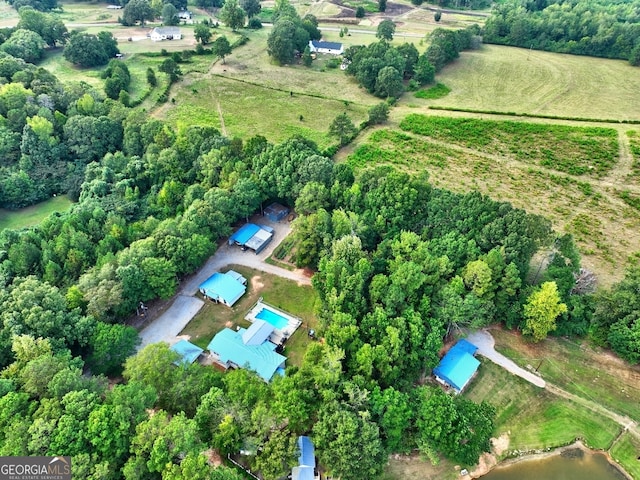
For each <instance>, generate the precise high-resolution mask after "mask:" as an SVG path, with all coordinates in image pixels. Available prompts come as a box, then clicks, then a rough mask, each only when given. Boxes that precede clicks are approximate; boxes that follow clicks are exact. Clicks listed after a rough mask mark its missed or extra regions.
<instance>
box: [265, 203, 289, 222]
mask: <svg viewBox="0 0 640 480" xmlns="http://www.w3.org/2000/svg"><path fill="white" fill-rule="evenodd" d="M287 215H289V209H288V208H287V207H285V206H284V205H281V204H279V203H272V204H271V205H269V206H268V207H267V208H265V209H264V216H265V217H267V218H268V219H269V220H271V221H272V222H279V221H280V220H282V219H283V218H284V217H286V216H287Z"/></svg>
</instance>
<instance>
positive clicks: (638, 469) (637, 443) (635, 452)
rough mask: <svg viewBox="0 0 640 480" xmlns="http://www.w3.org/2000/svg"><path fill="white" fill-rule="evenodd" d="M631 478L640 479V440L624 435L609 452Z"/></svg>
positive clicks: (627, 434) (628, 434)
mask: <svg viewBox="0 0 640 480" xmlns="http://www.w3.org/2000/svg"><path fill="white" fill-rule="evenodd" d="M609 453H610V454H611V456H612V457H613V459H614V460H615V461H616V462H618V463H619V464H620V465H622V467H623V468H624V469H625V470H626V472H627V473H628V474H629V475H631V476H632V477H633V478H640V439H638V438H636V437H633V436H631V434H630V433H628V432H627V433H624V434H623V435H622V436H621V437H620V439H619V440H618V442H617V443H616V444H615V445H614V446H613V448H612V449H611V451H610V452H609Z"/></svg>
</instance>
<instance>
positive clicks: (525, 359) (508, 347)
mask: <svg viewBox="0 0 640 480" xmlns="http://www.w3.org/2000/svg"><path fill="white" fill-rule="evenodd" d="M491 333H492V335H493V336H494V338H495V339H496V349H497V350H498V351H500V352H502V353H504V354H505V355H507V356H508V357H509V358H512V359H513V360H514V361H515V362H516V363H518V364H520V365H522V366H526V365H533V366H534V367H538V366H539V372H540V374H541V375H542V377H543V378H544V379H545V380H548V381H550V382H552V383H554V384H555V385H558V386H559V387H561V388H562V389H564V390H566V391H568V392H571V393H573V394H575V395H578V396H580V397H583V398H586V399H588V400H592V401H594V402H597V403H599V404H601V405H603V406H605V407H606V408H608V409H610V410H613V411H615V412H618V413H621V414H624V415H627V416H629V417H631V418H633V419H635V420H640V403H639V402H638V401H637V399H638V398H640V367H639V366H630V365H629V364H627V363H625V362H624V361H622V360H620V359H619V358H617V357H615V356H614V355H612V354H610V353H609V352H607V351H603V350H599V349H594V348H592V347H591V346H590V345H588V344H587V343H586V342H583V343H577V342H575V341H572V340H567V339H564V338H548V339H546V340H545V341H543V342H540V343H539V344H533V343H529V342H526V341H525V340H523V338H522V336H521V335H518V334H516V333H514V332H511V331H507V330H502V329H493V330H492V331H491Z"/></svg>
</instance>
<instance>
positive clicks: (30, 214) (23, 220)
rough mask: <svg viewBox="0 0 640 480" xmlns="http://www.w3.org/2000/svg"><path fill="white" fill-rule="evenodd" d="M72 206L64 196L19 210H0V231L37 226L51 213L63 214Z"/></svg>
mask: <svg viewBox="0 0 640 480" xmlns="http://www.w3.org/2000/svg"><path fill="white" fill-rule="evenodd" d="M72 204H73V202H72V201H71V200H69V198H68V197H66V196H62V195H60V196H57V197H53V198H51V199H49V200H45V201H44V202H41V203H38V204H37V205H32V206H30V207H25V208H21V209H20V210H5V209H0V230H3V229H5V228H11V229H20V228H24V227H29V226H31V225H37V224H38V223H40V222H41V221H42V220H44V219H45V218H47V217H48V216H49V215H50V214H52V213H53V212H64V211H65V210H67V209H69V207H70V206H71V205H72Z"/></svg>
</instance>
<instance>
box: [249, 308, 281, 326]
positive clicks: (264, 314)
mask: <svg viewBox="0 0 640 480" xmlns="http://www.w3.org/2000/svg"><path fill="white" fill-rule="evenodd" d="M256 318H259V319H260V320H264V321H265V322H269V323H270V324H271V325H273V326H274V327H276V328H277V329H278V330H282V329H283V328H284V327H286V326H287V325H289V320H288V319H286V318H285V317H283V316H282V315H278V314H277V313H276V312H274V311H273V310H268V309H266V308H263V309H262V310H260V311H259V312H258V314H257V315H256Z"/></svg>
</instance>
